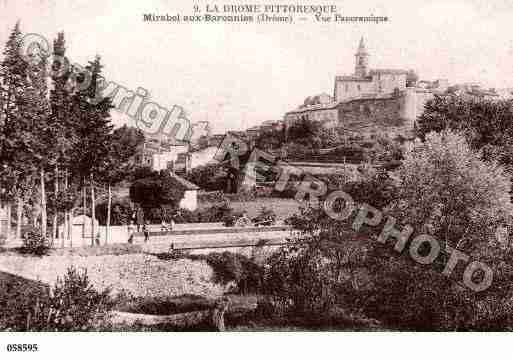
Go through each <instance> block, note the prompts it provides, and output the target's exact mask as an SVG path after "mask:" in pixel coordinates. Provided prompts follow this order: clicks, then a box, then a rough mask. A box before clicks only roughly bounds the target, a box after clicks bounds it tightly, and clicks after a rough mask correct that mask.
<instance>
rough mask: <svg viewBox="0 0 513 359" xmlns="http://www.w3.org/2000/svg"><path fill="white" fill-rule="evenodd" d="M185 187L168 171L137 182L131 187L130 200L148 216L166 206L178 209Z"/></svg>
mask: <svg viewBox="0 0 513 359" xmlns="http://www.w3.org/2000/svg"><path fill="white" fill-rule="evenodd" d="M184 193H185V190H184V189H183V186H182V185H181V184H179V183H178V182H177V180H176V179H175V178H174V177H173V176H172V175H171V174H170V173H169V172H167V171H161V172H154V173H153V174H152V175H151V176H150V177H145V178H141V179H138V180H135V181H134V182H133V183H132V184H131V186H130V199H131V200H132V202H135V203H137V204H139V205H140V206H141V207H142V208H143V209H144V211H145V215H146V216H148V215H149V212H150V210H151V209H152V208H161V207H162V206H164V205H171V206H173V207H174V208H177V207H178V204H179V202H180V201H181V200H182V199H183V197H184Z"/></svg>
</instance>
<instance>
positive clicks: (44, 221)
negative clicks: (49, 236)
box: [40, 168, 47, 238]
mask: <svg viewBox="0 0 513 359" xmlns="http://www.w3.org/2000/svg"><path fill="white" fill-rule="evenodd" d="M40 177H41V179H40V180H41V234H42V235H43V237H44V238H46V224H47V217H46V192H45V170H44V169H43V168H41V171H40Z"/></svg>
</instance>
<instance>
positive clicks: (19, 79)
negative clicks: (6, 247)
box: [0, 23, 34, 236]
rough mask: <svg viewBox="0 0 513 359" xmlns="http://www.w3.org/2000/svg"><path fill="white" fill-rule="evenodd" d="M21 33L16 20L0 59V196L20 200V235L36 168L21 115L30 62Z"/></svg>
mask: <svg viewBox="0 0 513 359" xmlns="http://www.w3.org/2000/svg"><path fill="white" fill-rule="evenodd" d="M22 45H23V44H22V33H21V30H20V24H19V23H16V25H15V26H14V29H13V30H12V31H11V34H10V35H9V38H8V40H7V43H6V45H5V49H4V51H3V55H4V58H3V60H2V62H1V63H0V110H1V111H0V188H2V191H0V195H1V198H0V200H3V201H6V202H7V203H8V208H10V207H11V203H12V202H13V201H16V202H17V209H18V210H17V213H18V223H17V228H16V233H17V234H18V236H19V233H20V224H21V208H22V203H23V197H24V196H26V194H27V192H28V189H29V188H30V187H31V184H32V180H33V178H32V177H31V176H30V175H29V174H31V173H33V172H34V169H33V168H32V163H31V162H30V161H28V153H27V149H28V148H29V146H30V141H31V139H30V137H29V136H26V135H25V134H26V132H28V130H29V124H28V122H27V118H26V117H24V116H23V115H22V107H23V106H24V105H25V103H24V100H23V99H24V96H25V91H26V81H27V79H26V76H27V67H28V64H27V62H26V61H25V60H24V59H23V58H22V57H21V48H22ZM10 223H11V218H10V216H9V218H8V235H10Z"/></svg>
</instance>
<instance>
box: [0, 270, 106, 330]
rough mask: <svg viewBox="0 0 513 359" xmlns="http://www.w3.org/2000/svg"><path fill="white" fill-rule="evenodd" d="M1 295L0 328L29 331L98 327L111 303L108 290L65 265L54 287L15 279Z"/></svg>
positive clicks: (84, 274) (83, 273)
mask: <svg viewBox="0 0 513 359" xmlns="http://www.w3.org/2000/svg"><path fill="white" fill-rule="evenodd" d="M5 289H6V290H2V292H1V295H0V303H1V304H2V305H1V306H0V308H1V309H0V313H1V314H2V315H0V328H2V329H7V330H17V331H20V330H31V331H83V330H91V329H98V328H99V327H100V326H101V325H102V324H103V323H104V321H105V319H106V314H107V312H108V311H109V310H110V308H111V307H112V302H111V300H110V296H109V291H108V290H105V291H103V292H101V293H100V292H98V291H96V290H95V289H94V288H93V287H92V285H91V284H90V283H89V279H88V276H87V273H86V272H85V271H84V272H78V271H77V270H76V269H74V268H73V267H71V268H68V271H67V273H66V275H64V278H62V279H61V278H58V279H57V282H56V283H55V285H54V287H53V288H51V289H50V288H48V287H44V286H42V285H41V284H39V283H38V282H30V281H26V280H23V281H19V280H18V281H16V282H15V284H14V285H10V286H7V288H5Z"/></svg>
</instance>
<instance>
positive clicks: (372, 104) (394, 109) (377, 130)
mask: <svg viewBox="0 0 513 359" xmlns="http://www.w3.org/2000/svg"><path fill="white" fill-rule="evenodd" d="M403 106H404V97H403V96H400V97H388V98H373V99H358V100H353V101H349V102H343V103H340V104H339V105H338V124H339V126H340V127H342V128H345V129H347V130H351V131H355V132H357V133H358V134H361V135H363V136H370V135H373V134H375V135H378V134H381V135H383V134H387V133H391V132H393V134H396V133H401V132H404V131H407V130H408V128H406V127H405V125H406V121H405V120H404V118H403V117H402V109H403Z"/></svg>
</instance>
